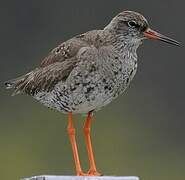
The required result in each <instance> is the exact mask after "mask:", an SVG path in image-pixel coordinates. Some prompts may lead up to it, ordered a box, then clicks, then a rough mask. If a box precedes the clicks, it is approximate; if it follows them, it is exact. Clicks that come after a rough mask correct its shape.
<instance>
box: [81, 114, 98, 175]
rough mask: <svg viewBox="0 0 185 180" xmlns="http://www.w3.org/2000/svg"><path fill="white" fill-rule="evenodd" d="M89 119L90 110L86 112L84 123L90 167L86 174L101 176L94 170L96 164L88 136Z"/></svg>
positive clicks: (90, 117)
mask: <svg viewBox="0 0 185 180" xmlns="http://www.w3.org/2000/svg"><path fill="white" fill-rule="evenodd" d="M91 120H92V112H88V114H87V118H86V121H85V125H84V134H85V140H86V147H87V152H88V157H89V163H90V169H89V171H88V175H90V176H101V174H100V173H99V172H98V171H97V170H96V164H95V160H94V154H93V150H92V144H91V137H90V127H91Z"/></svg>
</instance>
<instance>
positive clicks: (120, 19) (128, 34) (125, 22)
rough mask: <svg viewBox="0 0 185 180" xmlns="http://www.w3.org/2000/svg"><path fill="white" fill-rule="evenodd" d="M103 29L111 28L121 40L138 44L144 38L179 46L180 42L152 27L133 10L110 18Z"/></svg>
mask: <svg viewBox="0 0 185 180" xmlns="http://www.w3.org/2000/svg"><path fill="white" fill-rule="evenodd" d="M105 29H109V30H112V31H113V32H115V33H116V35H117V36H118V37H120V38H122V40H126V41H128V42H131V43H135V44H140V42H141V41H142V40H144V39H155V40H160V41H163V42H166V43H169V44H173V45H176V46H179V45H180V43H179V42H177V41H175V40H173V39H171V38H169V37H167V36H164V35H162V34H160V33H158V32H156V31H154V30H152V29H150V27H149V24H148V22H147V20H146V19H145V17H144V16H142V15H141V14H139V13H137V12H133V11H123V12H121V13H120V14H118V15H117V16H116V17H114V18H113V19H112V21H111V22H110V24H109V25H108V26H107V27H105Z"/></svg>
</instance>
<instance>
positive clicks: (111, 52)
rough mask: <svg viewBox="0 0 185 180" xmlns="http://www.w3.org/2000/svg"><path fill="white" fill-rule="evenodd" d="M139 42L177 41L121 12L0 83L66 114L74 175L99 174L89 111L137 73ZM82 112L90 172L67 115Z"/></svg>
mask: <svg viewBox="0 0 185 180" xmlns="http://www.w3.org/2000/svg"><path fill="white" fill-rule="evenodd" d="M144 39H156V40H160V41H164V42H167V43H170V44H173V45H177V46H179V45H180V44H179V42H177V41H175V40H173V39H170V38H168V37H166V36H164V35H162V34H159V33H157V32H156V31H153V30H152V29H150V28H149V25H148V22H147V20H146V19H145V18H144V17H143V16H142V15H141V14H139V13H136V12H133V11H123V12H121V13H119V14H118V15H117V16H116V17H114V18H113V19H112V20H111V22H110V23H109V24H108V25H107V26H106V27H105V28H104V29H103V30H92V31H89V32H86V33H83V34H81V35H78V36H75V37H73V38H71V39H69V40H67V41H66V42H63V43H62V44H60V45H59V46H58V47H56V48H55V49H53V50H52V51H51V52H50V53H49V55H48V56H47V57H46V58H45V59H44V60H43V61H42V62H41V65H40V66H39V67H38V68H36V69H34V70H33V71H31V72H29V73H27V74H25V75H23V76H21V77H18V78H16V79H13V80H10V81H8V82H6V83H5V85H6V87H7V89H10V88H12V89H14V92H13V95H17V94H27V95H30V96H32V97H33V98H35V99H36V100H38V101H39V102H41V103H42V104H44V105H45V106H47V107H50V108H52V109H56V110H58V111H60V112H63V113H68V128H67V129H68V134H69V138H70V142H71V145H72V151H73V156H74V161H75V166H76V174H77V175H80V176H83V175H89V176H96V175H101V174H100V173H99V172H98V171H97V169H96V164H95V160H94V155H93V150H92V145H91V138H90V127H91V121H92V112H93V111H97V110H99V109H100V108H101V107H103V106H105V105H107V104H109V103H110V102H111V101H112V100H114V99H115V98H116V97H118V95H120V94H121V93H123V92H124V90H125V89H126V88H127V87H128V85H129V84H130V82H131V80H132V79H133V77H134V75H135V73H136V70H137V54H136V50H137V48H138V47H139V45H141V44H142V41H143V40H144ZM75 113H87V118H86V121H85V125H84V133H85V140H86V146H87V152H88V157H89V164H90V168H89V171H88V172H87V173H84V172H83V171H82V168H81V164H80V160H79V155H78V148H77V143H76V139H75V128H74V126H73V119H72V114H75Z"/></svg>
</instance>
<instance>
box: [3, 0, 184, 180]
mask: <svg viewBox="0 0 185 180" xmlns="http://www.w3.org/2000/svg"><path fill="white" fill-rule="evenodd" d="M0 2H1V6H0V22H1V27H0V36H1V38H0V39H1V41H0V49H1V53H0V59H1V60H0V68H1V70H0V81H1V88H0V113H1V116H0V180H18V179H20V178H22V177H29V176H33V175H39V174H60V175H71V174H74V172H75V171H74V163H73V158H72V152H71V146H70V143H69V140H68V135H67V131H66V126H67V116H66V115H64V114H62V113H59V112H55V111H52V110H49V109H47V108H45V107H44V106H42V105H41V104H39V103H37V102H35V100H33V99H32V98H31V97H28V96H16V97H11V96H10V94H11V92H9V91H6V90H5V89H4V86H3V82H4V81H6V80H8V79H11V78H14V77H17V76H19V75H21V74H24V73H26V72H28V71H29V70H31V69H33V68H35V67H36V66H37V65H38V64H39V63H40V60H41V59H42V58H43V57H44V56H46V55H47V53H48V52H49V51H50V50H51V49H52V48H54V47H55V46H56V45H58V44H59V43H60V42H62V41H65V40H67V39H68V38H70V37H72V36H74V35H76V34H79V33H82V32H86V31H88V30H91V29H101V28H103V27H104V26H105V25H106V24H108V23H109V21H110V20H111V18H112V17H114V16H115V15H116V14H117V13H119V12H120V11H122V10H127V9H129V10H134V11H139V12H141V13H142V14H144V15H145V16H146V18H147V19H148V20H149V22H150V24H152V25H151V26H152V27H153V28H154V29H155V30H158V31H160V32H161V33H163V34H166V35H169V36H171V37H173V38H175V39H177V40H180V41H181V42H182V44H184V40H185V34H184V33H185V23H184V16H185V13H184V5H185V2H184V1H182V0H176V1H170V0H169V1H160V0H155V1H145V0H140V1H130V0H124V1H123V0H116V1H115V0H109V1H107V0H101V1H100V0H93V1H87V0H86V1H85V0H84V1H83V0H77V1H72V0H68V1H67V0H60V1H59V0H52V1H51V0H50V1H49V0H39V1H38V0H37V1H36V0H32V1H25V0H18V1H10V0H7V1H3V0H0ZM184 51H185V49H184V47H182V48H176V47H172V46H169V45H167V44H164V43H161V42H150V41H147V42H145V43H144V45H143V46H142V47H141V48H140V49H139V51H138V55H139V68H138V72H137V75H136V77H135V78H134V80H133V82H132V83H131V86H130V87H129V88H128V89H127V91H126V92H125V94H124V95H123V96H120V97H119V99H117V100H116V101H114V102H113V103H111V104H110V105H109V106H107V107H105V108H104V109H102V110H101V111H99V112H97V113H95V115H94V121H93V127H92V140H93V145H94V151H95V158H96V161H97V167H98V169H99V171H101V172H102V173H103V174H105V175H118V176H122V175H125V176H127V175H136V176H139V177H140V178H141V180H177V179H178V180H180V179H185V141H184V138H185V131H184V129H185V121H184V120H185V108H184V107H185V103H184V102H185V101H184V100H185V93H184V92H185V81H184V77H185V72H184V67H185V56H184ZM74 118H75V126H76V128H77V140H78V143H79V150H80V158H81V161H82V164H83V168H84V169H85V170H87V169H88V159H87V154H86V149H85V145H84V137H83V131H82V127H83V123H84V117H83V116H82V115H78V116H75V117H74Z"/></svg>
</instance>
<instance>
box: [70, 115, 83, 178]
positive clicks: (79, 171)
mask: <svg viewBox="0 0 185 180" xmlns="http://www.w3.org/2000/svg"><path fill="white" fill-rule="evenodd" d="M67 130H68V134H69V138H70V142H71V146H72V150H73V156H74V161H75V166H76V174H77V176H86V175H87V174H85V173H83V171H82V168H81V164H80V159H79V155H78V148H77V144H76V138H75V128H74V126H73V119H72V112H69V113H68V127H67Z"/></svg>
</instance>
